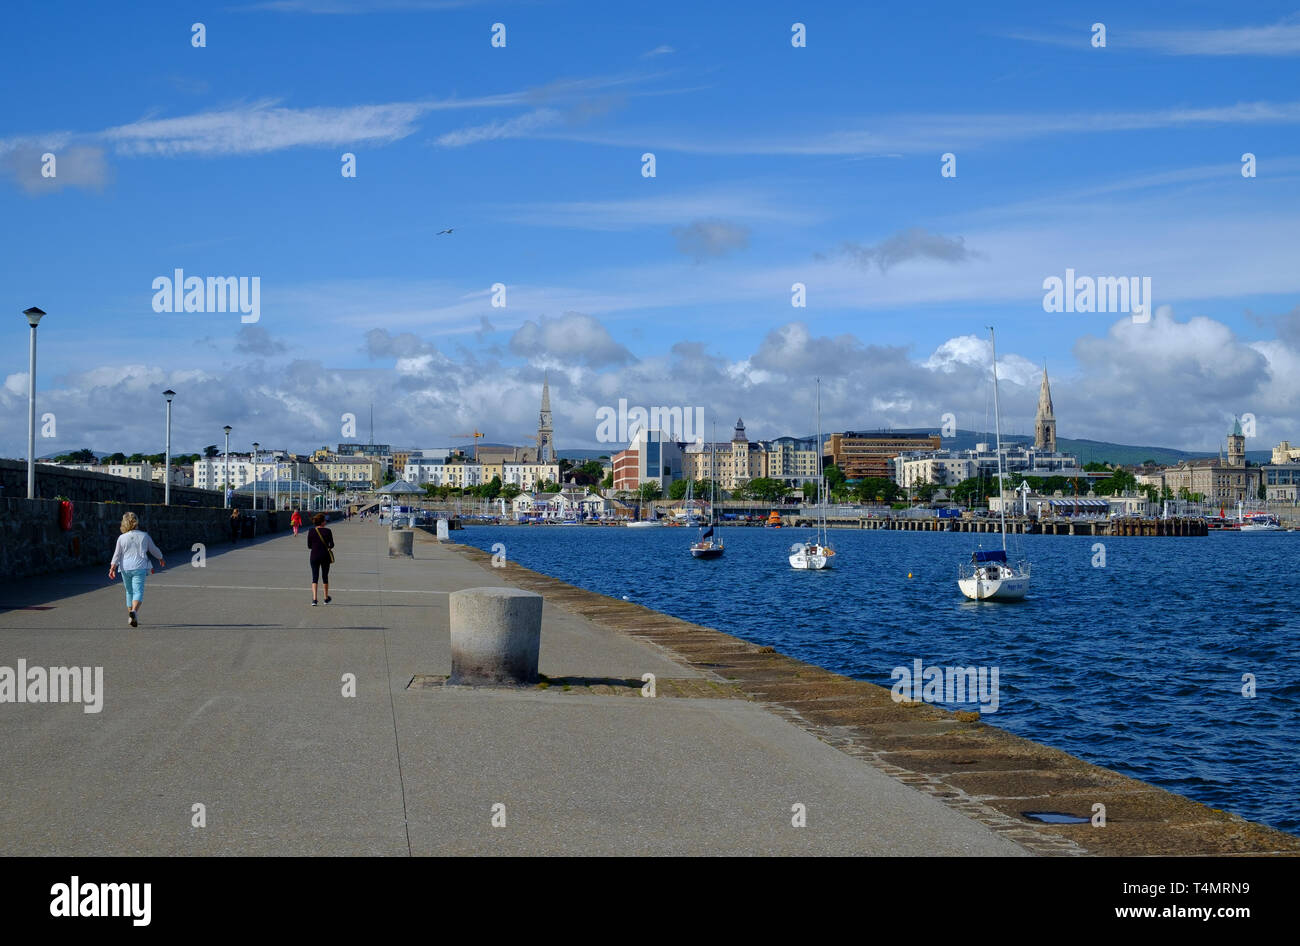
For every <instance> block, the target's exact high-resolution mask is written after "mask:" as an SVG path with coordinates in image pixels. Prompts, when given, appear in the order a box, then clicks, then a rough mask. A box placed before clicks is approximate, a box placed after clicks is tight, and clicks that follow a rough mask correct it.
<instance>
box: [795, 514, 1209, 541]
mask: <svg viewBox="0 0 1300 946" xmlns="http://www.w3.org/2000/svg"><path fill="white" fill-rule="evenodd" d="M782 523H783V524H784V525H789V526H795V527H803V526H809V527H811V526H815V525H816V522H815V520H813V519H809V518H806V517H804V516H785V517H783V518H782ZM827 525H828V526H830V527H832V528H841V529H875V530H882V529H883V530H890V531H897V532H995V533H996V532H1001V531H1002V526H1001V524H1000V523H999V522H998V520H997V519H996V518H995V517H979V518H969V519H965V518H963V519H956V518H954V519H933V518H924V519H922V518H917V517H908V516H898V517H894V516H886V517H880V518H866V517H863V518H856V517H855V518H848V519H828V520H827ZM1007 532H1008V534H1016V535H1109V536H1120V535H1122V536H1144V535H1146V536H1178V535H1209V527H1208V526H1207V525H1206V522H1205V520H1204V519H1197V518H1176V519H1143V518H1137V517H1124V518H1120V519H1072V518H1069V517H1062V518H1059V519H1042V520H1039V519H1032V518H1024V517H1020V516H1017V517H1014V518H1008V519H1007Z"/></svg>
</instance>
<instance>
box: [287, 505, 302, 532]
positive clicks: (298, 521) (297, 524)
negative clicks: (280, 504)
mask: <svg viewBox="0 0 1300 946" xmlns="http://www.w3.org/2000/svg"><path fill="white" fill-rule="evenodd" d="M289 525H291V526H293V534H294V535H297V534H298V530H299V529H300V528H301V527H302V513H300V512H298V510H296V509H295V510H294V511H293V515H292V516H290V517H289Z"/></svg>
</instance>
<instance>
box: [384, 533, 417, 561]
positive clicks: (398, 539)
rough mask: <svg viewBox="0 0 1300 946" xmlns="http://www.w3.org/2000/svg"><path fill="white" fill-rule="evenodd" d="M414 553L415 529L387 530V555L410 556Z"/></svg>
mask: <svg viewBox="0 0 1300 946" xmlns="http://www.w3.org/2000/svg"><path fill="white" fill-rule="evenodd" d="M413 555H415V530H414V529H391V530H389V532H388V557H389V558H402V557H406V558H411V557H412V556H413Z"/></svg>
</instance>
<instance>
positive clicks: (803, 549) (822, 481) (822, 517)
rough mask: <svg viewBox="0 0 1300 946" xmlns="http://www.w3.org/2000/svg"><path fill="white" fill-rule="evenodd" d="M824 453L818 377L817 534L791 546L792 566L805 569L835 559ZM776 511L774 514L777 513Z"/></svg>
mask: <svg viewBox="0 0 1300 946" xmlns="http://www.w3.org/2000/svg"><path fill="white" fill-rule="evenodd" d="M821 453H822V382H821V378H818V379H817V456H818V460H819V462H818V475H817V534H816V535H815V536H814V537H813V539H812V540H811V541H809V542H796V543H795V544H794V545H792V546H790V567H791V568H798V569H803V570H805V571H821V570H822V569H826V568H830V567H831V565H832V564H833V563H834V561H835V550H834V549H833V548H831V545H830V543H829V542H828V541H827V540H826V472H825V468H824V467H822V465H821V462H820V461H821ZM775 514H776V513H775V511H774V512H773V515H775Z"/></svg>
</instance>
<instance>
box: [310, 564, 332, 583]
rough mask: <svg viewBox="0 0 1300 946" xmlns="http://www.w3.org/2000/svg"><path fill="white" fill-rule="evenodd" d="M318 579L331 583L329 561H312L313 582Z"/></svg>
mask: <svg viewBox="0 0 1300 946" xmlns="http://www.w3.org/2000/svg"><path fill="white" fill-rule="evenodd" d="M317 581H323V582H324V583H325V584H327V585H328V584H329V583H330V563H329V562H312V563H311V583H312V584H313V585H314V584H316V582H317Z"/></svg>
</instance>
